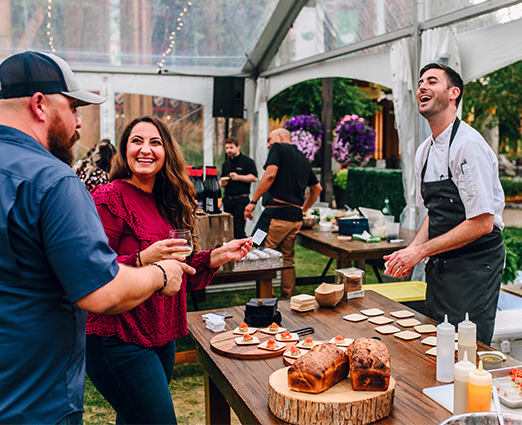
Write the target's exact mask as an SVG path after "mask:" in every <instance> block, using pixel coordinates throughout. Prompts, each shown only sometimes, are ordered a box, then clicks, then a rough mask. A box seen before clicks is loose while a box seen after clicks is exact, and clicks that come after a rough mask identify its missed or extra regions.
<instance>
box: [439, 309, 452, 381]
mask: <svg viewBox="0 0 522 425" xmlns="http://www.w3.org/2000/svg"><path fill="white" fill-rule="evenodd" d="M454 359H455V326H453V325H452V324H451V323H449V322H448V315H447V314H446V315H444V322H443V323H440V324H439V325H438V326H437V381H439V382H453V365H454Z"/></svg>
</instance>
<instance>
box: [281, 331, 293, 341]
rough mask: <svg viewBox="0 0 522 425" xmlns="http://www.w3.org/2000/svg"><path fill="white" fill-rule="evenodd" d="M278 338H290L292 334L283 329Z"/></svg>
mask: <svg viewBox="0 0 522 425" xmlns="http://www.w3.org/2000/svg"><path fill="white" fill-rule="evenodd" d="M280 338H281V339H292V335H291V334H290V332H288V331H284V332H283V333H281V336H280Z"/></svg>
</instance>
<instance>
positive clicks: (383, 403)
mask: <svg viewBox="0 0 522 425" xmlns="http://www.w3.org/2000/svg"><path fill="white" fill-rule="evenodd" d="M288 369H289V368H288V367H285V368H283V369H279V370H276V371H275V372H274V373H272V375H270V379H269V381H268V407H269V408H270V410H271V412H272V413H273V414H274V415H275V416H276V417H278V418H279V419H282V420H284V421H286V422H290V423H291V424H301V425H302V424H340V425H341V424H346V425H365V424H370V423H373V422H376V421H378V420H380V419H382V418H385V417H386V416H388V415H389V414H390V413H391V410H392V407H393V397H394V394H395V380H394V379H393V378H392V377H390V385H389V386H388V389H387V390H386V391H354V390H353V389H352V384H351V382H350V379H349V378H346V379H343V380H342V381H341V382H339V383H338V384H336V385H334V386H333V387H331V388H329V389H327V390H326V391H323V392H322V393H319V394H310V393H303V392H298V391H293V390H291V389H290V388H289V387H288Z"/></svg>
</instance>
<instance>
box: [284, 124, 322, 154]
mask: <svg viewBox="0 0 522 425" xmlns="http://www.w3.org/2000/svg"><path fill="white" fill-rule="evenodd" d="M283 127H284V128H286V129H287V130H288V131H289V132H290V133H292V144H294V145H296V146H297V149H299V150H300V151H301V152H303V153H304V154H305V156H306V158H307V159H308V160H309V161H310V162H312V161H313V160H314V158H315V154H316V153H317V151H319V149H320V148H321V140H322V138H323V125H322V124H321V121H319V120H318V118H317V117H316V116H315V115H314V114H311V115H297V116H295V117H292V118H290V119H289V120H287V121H286V123H285V125H284V126H283Z"/></svg>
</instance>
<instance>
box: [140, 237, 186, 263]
mask: <svg viewBox="0 0 522 425" xmlns="http://www.w3.org/2000/svg"><path fill="white" fill-rule="evenodd" d="M184 243H185V239H164V240H162V241H158V242H154V243H153V244H152V245H150V246H148V247H147V248H146V249H144V250H143V251H141V252H140V258H141V263H142V264H143V265H144V266H146V265H148V264H151V263H155V262H157V261H162V260H178V261H185V257H184V256H181V255H174V253H176V252H190V248H187V247H182V246H179V245H183V244H184Z"/></svg>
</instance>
